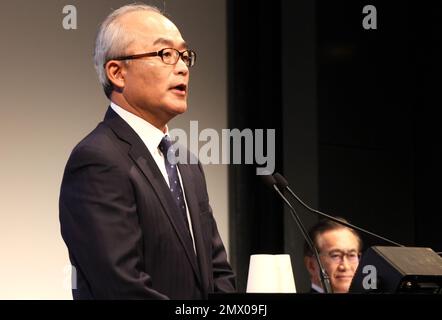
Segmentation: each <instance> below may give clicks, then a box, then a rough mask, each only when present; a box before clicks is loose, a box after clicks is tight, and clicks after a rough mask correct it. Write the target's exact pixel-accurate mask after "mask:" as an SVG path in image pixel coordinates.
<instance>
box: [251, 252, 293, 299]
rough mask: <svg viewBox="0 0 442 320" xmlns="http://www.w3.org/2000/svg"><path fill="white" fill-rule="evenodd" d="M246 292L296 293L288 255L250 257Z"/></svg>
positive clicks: (257, 255)
mask: <svg viewBox="0 0 442 320" xmlns="http://www.w3.org/2000/svg"><path fill="white" fill-rule="evenodd" d="M246 291H247V292H248V293H296V287H295V279H294V277H293V271H292V263H291V260H290V255H288V254H275V255H274V254H254V255H251V256H250V265H249V275H248V279H247V290H246Z"/></svg>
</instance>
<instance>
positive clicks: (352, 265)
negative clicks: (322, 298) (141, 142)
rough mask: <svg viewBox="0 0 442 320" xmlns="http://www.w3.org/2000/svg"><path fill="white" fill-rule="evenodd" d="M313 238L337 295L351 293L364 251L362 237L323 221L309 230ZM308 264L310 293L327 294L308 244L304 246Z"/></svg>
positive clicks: (305, 262) (328, 221) (335, 223)
mask: <svg viewBox="0 0 442 320" xmlns="http://www.w3.org/2000/svg"><path fill="white" fill-rule="evenodd" d="M339 219H340V220H342V221H343V222H347V221H346V220H345V219H343V218H339ZM309 236H310V239H312V241H313V244H314V245H315V247H316V250H317V251H318V254H319V259H321V263H322V265H323V267H324V269H325V272H326V273H327V275H328V276H329V278H330V284H331V287H332V290H333V293H346V292H348V290H349V288H350V284H351V281H352V279H353V276H354V274H355V271H356V268H357V267H358V265H359V257H360V253H361V250H362V240H361V238H360V236H359V234H358V233H357V232H356V231H355V230H353V229H350V228H347V227H345V226H343V225H342V224H339V223H337V222H334V221H332V220H329V219H321V220H319V221H318V223H316V224H315V225H314V226H313V227H312V228H311V229H310V230H309ZM304 264H305V267H306V268H307V271H308V272H309V274H310V280H311V289H310V293H323V292H324V290H323V288H322V284H321V280H320V275H319V272H320V270H319V266H318V263H317V261H316V259H315V257H314V255H313V252H312V251H311V249H310V247H309V246H308V245H307V243H304Z"/></svg>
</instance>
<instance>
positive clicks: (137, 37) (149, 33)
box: [118, 10, 184, 47]
mask: <svg viewBox="0 0 442 320" xmlns="http://www.w3.org/2000/svg"><path fill="white" fill-rule="evenodd" d="M118 22H119V23H120V25H122V26H124V32H127V33H129V34H130V35H131V37H133V39H134V41H133V44H134V45H135V46H138V45H143V46H146V45H147V46H153V45H154V43H155V42H158V39H165V40H168V41H170V42H171V43H173V44H174V46H176V47H180V46H183V44H184V40H183V38H182V36H181V33H180V31H179V30H178V28H177V27H176V26H175V24H174V23H173V22H172V21H170V20H169V19H167V18H166V17H165V16H163V15H161V14H159V13H157V12H153V11H145V10H144V11H135V12H129V13H127V14H125V15H123V16H122V17H120V18H119V21H118Z"/></svg>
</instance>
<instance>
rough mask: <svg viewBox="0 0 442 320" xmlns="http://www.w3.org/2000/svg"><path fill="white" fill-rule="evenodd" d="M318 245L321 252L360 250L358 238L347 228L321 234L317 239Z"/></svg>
mask: <svg viewBox="0 0 442 320" xmlns="http://www.w3.org/2000/svg"><path fill="white" fill-rule="evenodd" d="M317 244H318V247H319V249H320V250H321V251H331V250H342V251H349V250H358V249H359V241H358V238H357V237H356V236H355V235H354V234H353V233H352V232H351V231H350V230H348V229H345V228H342V229H335V230H329V231H326V232H324V233H322V234H320V235H319V236H318V238H317Z"/></svg>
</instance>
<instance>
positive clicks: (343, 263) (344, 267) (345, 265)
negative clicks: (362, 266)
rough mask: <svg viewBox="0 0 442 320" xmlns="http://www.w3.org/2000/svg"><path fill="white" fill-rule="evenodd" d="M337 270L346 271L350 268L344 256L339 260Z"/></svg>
mask: <svg viewBox="0 0 442 320" xmlns="http://www.w3.org/2000/svg"><path fill="white" fill-rule="evenodd" d="M339 268H340V269H341V270H347V269H348V268H350V263H349V262H348V260H347V259H346V257H345V256H344V257H343V258H342V259H341V262H340V263H339Z"/></svg>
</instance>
